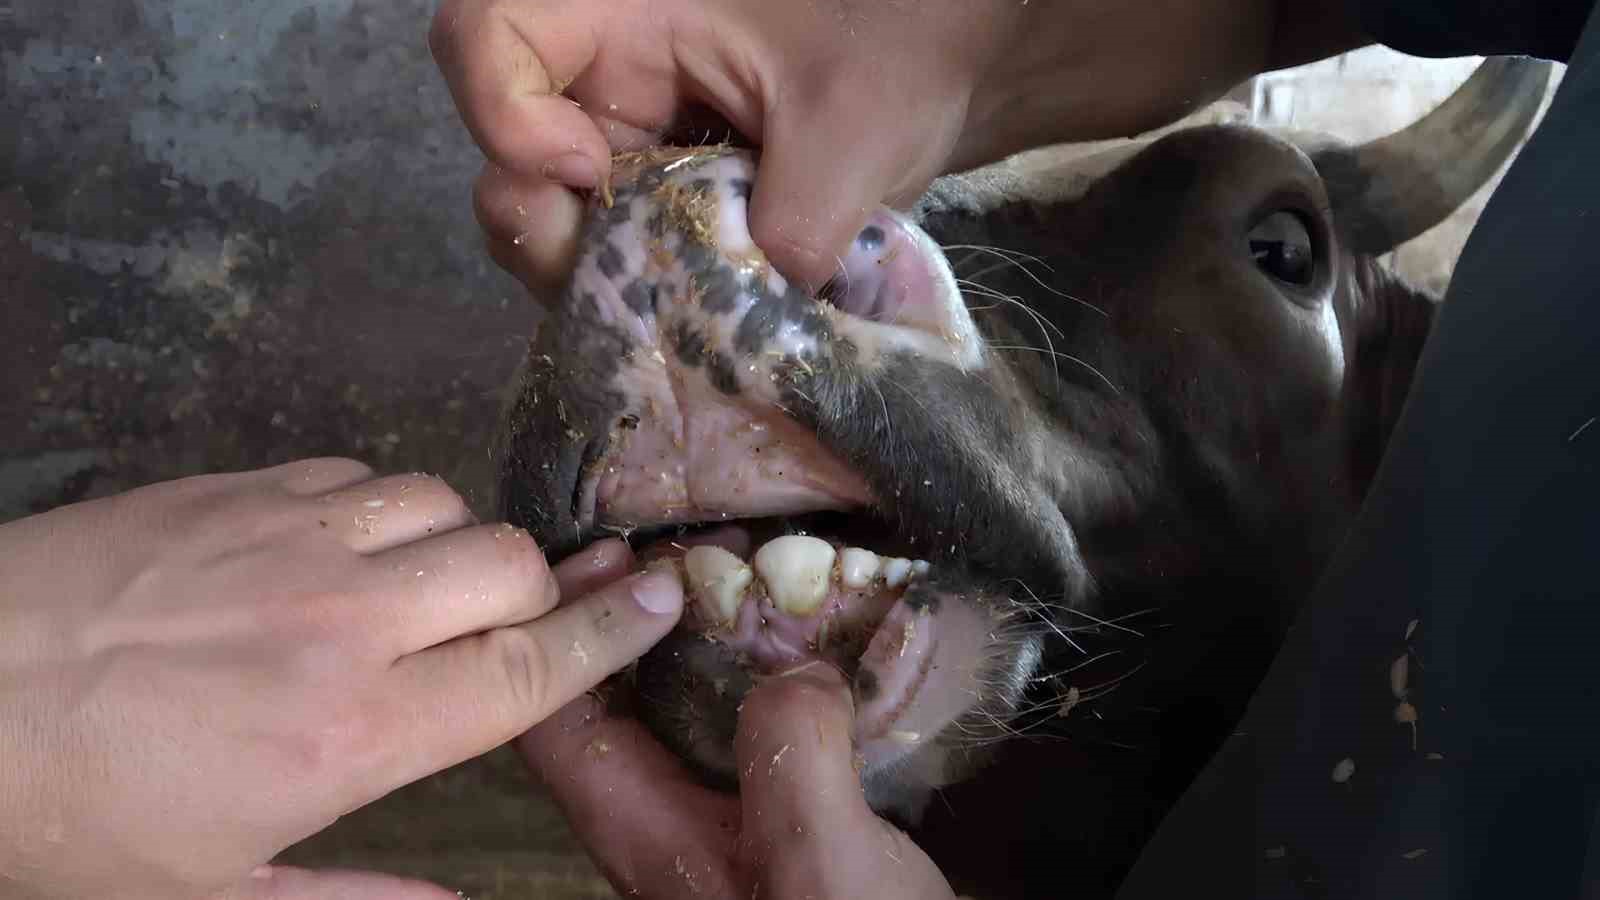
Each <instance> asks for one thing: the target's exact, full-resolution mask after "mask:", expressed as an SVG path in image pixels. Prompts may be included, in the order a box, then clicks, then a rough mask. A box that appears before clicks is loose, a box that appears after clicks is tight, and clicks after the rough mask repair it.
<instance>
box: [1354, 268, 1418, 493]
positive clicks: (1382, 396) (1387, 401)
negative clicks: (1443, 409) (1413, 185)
mask: <svg viewBox="0 0 1600 900" xmlns="http://www.w3.org/2000/svg"><path fill="white" fill-rule="evenodd" d="M1373 268H1374V270H1375V272H1374V277H1373V279H1372V281H1371V282H1370V285H1369V287H1370V292H1369V296H1370V298H1371V303H1372V312H1373V315H1372V316H1371V318H1370V319H1369V320H1368V321H1369V326H1368V328H1366V329H1364V331H1365V333H1364V334H1363V336H1362V338H1361V341H1360V344H1359V350H1358V353H1360V355H1361V357H1362V363H1361V365H1360V367H1359V371H1361V372H1362V373H1364V374H1363V375H1362V376H1361V378H1362V379H1363V381H1362V383H1361V384H1360V385H1358V386H1357V390H1358V392H1359V393H1360V396H1361V398H1362V399H1361V401H1360V403H1359V406H1360V407H1361V412H1360V416H1361V421H1362V425H1361V427H1360V428H1358V429H1357V431H1356V434H1357V438H1356V441H1355V446H1354V447H1353V448H1352V449H1353V451H1354V459H1353V460H1352V469H1353V471H1354V474H1355V483H1356V484H1360V485H1368V484H1371V483H1372V479H1373V477H1374V476H1375V475H1376V474H1377V469H1378V464H1379V463H1380V462H1381V461H1382V459H1383V454H1384V451H1385V450H1386V449H1387V448H1388V445H1389V436H1390V434H1392V433H1393V432H1394V428H1395V425H1396V424H1397V423H1398V422H1399V421H1400V415H1401V413H1403V412H1404V411H1405V404H1406V399H1407V397H1408V396H1409V395H1410V393H1411V383H1412V379H1413V377H1414V376H1415V374H1416V370H1417V363H1418V362H1420V361H1421V359H1422V351H1423V348H1424V347H1425V346H1426V345H1427V342H1428V335H1429V334H1430V333H1431V332H1432V331H1433V322H1434V318H1435V316H1436V315H1437V314H1438V309H1439V300H1438V298H1436V297H1434V296H1433V295H1431V294H1429V293H1427V292H1426V291H1422V290H1419V289H1417V288H1415V287H1412V286H1411V285H1410V284H1407V283H1406V282H1405V281H1404V280H1402V279H1401V278H1400V276H1398V275H1396V274H1394V273H1393V272H1390V271H1389V270H1387V269H1384V268H1382V267H1381V266H1374V267H1373Z"/></svg>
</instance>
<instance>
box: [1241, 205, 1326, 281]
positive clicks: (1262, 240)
mask: <svg viewBox="0 0 1600 900" xmlns="http://www.w3.org/2000/svg"><path fill="white" fill-rule="evenodd" d="M1250 256H1251V258H1252V259H1254V260H1255V262H1256V266H1258V267H1259V268H1260V269H1261V271H1263V272H1266V273H1267V274H1268V275H1271V276H1272V277H1273V278H1276V279H1278V280H1279V281H1283V282H1286V283H1288V284H1292V285H1296V286H1298V287H1308V286H1310V284H1311V277H1312V275H1313V274H1315V272H1316V263H1317V261H1316V259H1314V258H1313V257H1312V254H1311V234H1310V232H1308V231H1306V225H1305V222H1304V221H1302V220H1301V218H1300V217H1299V216H1298V215H1295V214H1294V213H1292V212H1287V211H1283V210H1280V211H1278V212H1275V213H1273V214H1272V215H1270V216H1267V217H1266V218H1265V219H1262V220H1261V223H1260V224H1258V225H1256V227H1254V228H1252V229H1250Z"/></svg>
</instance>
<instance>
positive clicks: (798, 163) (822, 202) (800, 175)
mask: <svg viewBox="0 0 1600 900" xmlns="http://www.w3.org/2000/svg"><path fill="white" fill-rule="evenodd" d="M797 99H798V98H797ZM811 106H812V104H804V106H802V108H801V109H799V110H796V109H793V108H790V109H787V110H784V111H781V112H780V111H778V110H774V111H773V112H772V114H771V117H772V121H770V122H768V123H767V124H766V126H765V127H764V128H763V132H764V133H763V136H762V141H761V164H760V167H759V169H758V171H757V173H756V183H755V188H754V190H753V192H752V195H751V198H750V233H751V236H752V237H753V238H755V242H756V246H758V247H760V248H761V250H762V252H763V253H765V254H766V256H767V258H768V259H770V260H771V261H772V264H773V266H774V267H775V268H776V269H777V270H778V271H779V272H781V273H782V274H783V276H784V277H785V278H786V279H788V280H789V281H791V282H794V283H796V284H797V285H798V286H800V287H802V288H808V289H809V290H808V291H807V293H812V294H815V293H816V292H817V291H818V290H819V289H821V287H822V286H823V285H824V284H826V283H827V282H828V280H829V279H831V278H833V277H834V276H835V275H837V274H838V273H839V271H840V268H841V266H840V260H841V259H842V258H843V257H844V255H845V252H846V251H847V250H848V249H849V247H850V244H851V242H852V241H854V240H855V236H856V234H857V233H858V232H859V231H860V230H861V229H862V227H864V226H865V224H866V221H867V216H868V215H869V214H870V213H871V212H872V210H873V209H875V208H877V206H878V205H879V204H880V203H882V202H883V201H884V200H885V198H887V197H888V196H889V195H890V194H891V193H893V192H895V191H896V189H897V188H901V187H902V186H903V185H902V182H907V183H909V179H907V169H908V168H909V167H908V166H907V164H906V163H907V160H906V159H905V158H904V156H905V155H904V154H903V153H902V152H901V147H900V143H901V142H900V141H899V140H897V139H896V138H897V137H898V135H892V134H885V133H884V132H885V130H886V129H889V128H894V127H896V126H886V125H884V124H883V123H882V121H881V119H882V116H881V115H874V113H873V112H872V111H871V110H870V109H866V108H863V103H862V102H861V101H860V100H859V99H854V98H852V99H851V100H848V101H845V100H841V101H840V102H834V103H830V104H829V105H828V106H826V107H824V109H826V113H820V112H819V113H812V112H810V111H808V109H807V108H806V107H811ZM875 120H876V121H875ZM902 127H903V126H902Z"/></svg>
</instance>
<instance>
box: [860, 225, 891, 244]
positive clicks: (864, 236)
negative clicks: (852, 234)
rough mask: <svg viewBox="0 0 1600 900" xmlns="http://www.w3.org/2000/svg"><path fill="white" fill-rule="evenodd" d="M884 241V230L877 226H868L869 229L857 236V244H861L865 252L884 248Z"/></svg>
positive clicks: (862, 230) (866, 228)
mask: <svg viewBox="0 0 1600 900" xmlns="http://www.w3.org/2000/svg"><path fill="white" fill-rule="evenodd" d="M884 239H885V235H884V233H883V229H882V228H879V227H878V226H876V225H868V226H867V227H865V228H863V229H861V233H860V234H858V235H856V243H857V244H859V245H860V246H861V249H863V250H876V249H878V248H879V247H882V246H883V242H884Z"/></svg>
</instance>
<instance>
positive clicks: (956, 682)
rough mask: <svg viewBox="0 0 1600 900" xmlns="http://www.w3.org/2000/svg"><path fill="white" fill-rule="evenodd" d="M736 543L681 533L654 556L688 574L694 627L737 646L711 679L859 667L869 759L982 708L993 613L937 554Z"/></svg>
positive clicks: (899, 750)
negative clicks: (979, 700)
mask: <svg viewBox="0 0 1600 900" xmlns="http://www.w3.org/2000/svg"><path fill="white" fill-rule="evenodd" d="M722 543H723V544H726V545H728V546H733V547H735V548H737V547H741V546H742V545H745V544H747V543H748V541H747V540H745V539H744V536H743V535H742V534H739V535H737V536H735V537H734V538H732V539H731V540H729V539H726V538H725V539H724V540H723V541H722ZM728 546H719V545H718V543H715V542H713V543H701V544H697V545H695V546H689V547H685V546H683V545H682V544H680V543H677V542H675V541H670V540H669V541H662V542H658V543H656V544H654V545H652V546H651V547H649V548H646V549H645V550H644V551H643V554H642V557H643V558H646V559H650V560H653V561H665V562H666V563H667V564H670V565H672V566H673V567H674V569H675V570H676V571H677V572H678V573H679V574H680V577H681V578H682V579H683V582H684V587H685V592H686V595H687V597H688V598H689V600H690V603H689V605H688V610H687V612H686V613H685V618H684V623H683V627H684V628H685V629H687V630H689V631H692V632H694V633H697V634H699V635H701V636H702V637H704V638H705V639H707V640H710V641H712V642H715V643H717V644H720V645H721V646H722V647H724V648H726V649H727V650H728V651H730V653H728V654H725V655H723V656H721V657H720V659H721V660H722V661H723V662H722V663H721V664H720V668H722V669H723V670H722V671H720V672H719V671H716V670H715V669H717V668H718V666H716V665H712V666H710V667H708V666H707V665H705V664H704V663H702V664H701V670H700V671H699V672H698V673H697V674H698V675H699V676H700V677H703V678H710V679H719V678H720V679H723V680H733V679H736V678H737V675H738V672H737V671H736V670H741V669H742V670H744V671H745V672H747V673H753V674H755V675H756V676H757V677H760V676H764V675H772V674H776V673H780V672H784V671H788V670H792V669H794V668H796V667H799V666H804V665H807V664H813V663H818V662H822V663H826V664H830V665H834V666H837V667H838V668H840V669H841V670H843V671H844V672H845V673H846V674H847V675H850V676H852V680H853V684H854V692H855V702H856V720H855V738H856V742H857V748H858V750H859V752H861V754H862V756H863V757H864V760H865V762H866V763H867V764H869V765H874V764H877V763H880V762H884V761H888V760H891V759H895V758H899V757H902V756H904V755H906V754H907V753H909V752H910V751H911V750H913V749H914V748H915V747H916V745H918V744H919V743H920V742H922V741H923V740H924V739H928V738H932V737H933V736H934V735H936V734H938V733H939V732H940V731H941V730H942V729H943V728H944V727H945V726H946V725H948V724H949V723H950V722H951V721H952V720H954V719H955V718H957V717H958V716H960V715H961V714H962V713H963V712H964V711H965V710H966V709H967V708H969V707H970V706H971V705H972V696H971V685H972V684H973V683H974V681H973V679H974V678H975V677H976V676H977V675H978V672H977V667H978V666H979V665H980V664H981V662H982V659H983V653H982V648H983V646H984V645H985V643H986V640H987V636H988V632H989V630H990V629H991V627H992V622H991V621H990V620H989V619H988V618H987V617H986V616H985V615H984V614H983V612H982V611H981V609H980V606H981V605H980V604H975V603H973V602H971V598H968V597H957V596H953V595H952V593H951V592H950V591H949V590H947V589H945V588H943V587H940V586H938V585H936V584H934V583H933V579H932V576H931V568H930V566H929V564H928V563H927V562H926V561H923V560H911V559H906V558H903V557H884V556H880V555H878V554H877V553H874V552H873V551H871V550H868V549H866V548H863V547H853V546H845V545H843V544H841V543H840V542H838V541H835V540H828V539H824V538H820V537H816V536H812V535H798V534H789V535H781V536H779V537H775V538H773V539H771V540H769V541H767V542H765V543H764V544H762V545H761V546H760V547H758V548H756V549H755V550H754V552H753V553H752V554H749V558H748V559H746V558H745V556H742V555H741V554H740V553H737V552H734V550H732V549H728ZM730 699H736V698H730Z"/></svg>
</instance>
